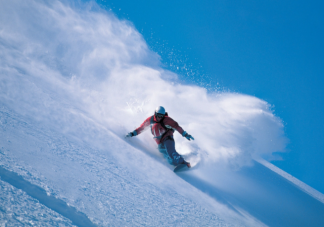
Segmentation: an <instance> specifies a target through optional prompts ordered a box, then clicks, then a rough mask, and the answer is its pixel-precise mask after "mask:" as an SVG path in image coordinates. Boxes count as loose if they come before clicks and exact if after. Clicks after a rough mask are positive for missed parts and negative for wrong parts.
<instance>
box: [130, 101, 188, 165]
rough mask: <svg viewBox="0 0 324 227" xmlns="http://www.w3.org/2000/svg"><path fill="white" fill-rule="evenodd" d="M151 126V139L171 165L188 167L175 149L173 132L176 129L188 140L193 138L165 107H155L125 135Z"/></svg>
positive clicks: (139, 131)
mask: <svg viewBox="0 0 324 227" xmlns="http://www.w3.org/2000/svg"><path fill="white" fill-rule="evenodd" d="M149 126H150V127H151V132H152V134H153V136H154V137H153V139H154V140H155V142H156V143H157V144H158V149H159V151H160V152H161V153H163V154H164V156H165V157H166V158H167V160H168V162H169V163H170V164H171V165H175V166H178V165H180V164H185V165H187V167H188V168H190V167H191V166H190V163H189V162H186V161H185V160H184V159H183V157H182V156H181V155H180V154H178V152H177V151H176V150H175V142H174V139H173V133H174V131H175V130H177V131H178V132H179V133H180V134H181V135H182V136H183V137H186V138H187V139H188V140H189V141H190V139H192V140H194V138H193V137H192V136H191V135H189V134H188V133H187V132H186V131H184V130H183V129H182V128H181V127H180V126H179V125H178V123H177V122H176V121H174V120H173V119H172V118H171V117H169V116H168V113H167V112H165V109H164V108H163V107H162V106H159V107H157V108H156V109H155V112H154V115H153V116H150V117H148V118H147V119H146V120H145V121H144V122H143V123H142V124H141V126H140V127H138V128H137V129H135V130H134V131H133V132H130V133H128V134H127V135H126V137H133V136H137V135H139V134H141V133H142V132H143V131H144V130H146V129H147V128H148V127H149Z"/></svg>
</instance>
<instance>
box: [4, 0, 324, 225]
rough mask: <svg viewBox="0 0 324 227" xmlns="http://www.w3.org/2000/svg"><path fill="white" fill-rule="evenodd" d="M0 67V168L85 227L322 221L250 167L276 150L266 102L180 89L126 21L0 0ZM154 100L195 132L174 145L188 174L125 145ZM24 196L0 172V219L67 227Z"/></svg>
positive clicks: (96, 11) (300, 198)
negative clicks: (70, 211) (85, 221)
mask: <svg viewBox="0 0 324 227" xmlns="http://www.w3.org/2000/svg"><path fill="white" fill-rule="evenodd" d="M0 58H1V61H0V166H1V168H2V169H4V170H6V171H10V172H12V173H15V174H18V175H19V176H20V177H22V179H23V180H24V181H25V183H26V184H27V183H28V184H31V185H34V186H35V187H37V188H42V189H44V190H45V191H46V193H47V195H48V197H49V198H50V197H53V196H54V197H55V198H56V199H57V201H62V203H63V204H67V205H68V206H70V207H72V208H75V209H76V210H77V211H78V212H82V214H84V215H86V216H87V217H88V218H89V220H90V221H91V222H92V223H93V224H95V225H98V226H265V225H269V226H307V225H310V226H323V225H324V220H323V217H322V214H323V213H324V205H323V203H321V202H320V201H318V200H316V199H314V198H313V197H311V196H309V195H308V194H307V193H305V192H304V191H302V190H300V189H299V187H296V186H295V185H294V184H292V183H291V181H288V180H287V179H285V178H283V177H281V176H280V175H278V174H277V173H276V172H274V171H272V170H270V169H269V168H267V167H265V166H264V165H261V164H259V163H257V162H255V161H254V159H259V158H260V157H264V158H269V157H271V156H272V153H273V152H278V151H284V148H285V144H286V141H287V139H286V138H285V137H284V134H283V124H282V122H281V120H280V119H279V118H277V117H276V116H275V115H274V113H273V111H272V110H271V106H270V105H269V104H268V103H266V102H265V101H263V100H260V99H258V98H256V97H251V96H247V95H243V94H236V93H221V92H219V93H207V91H206V89H204V88H202V87H197V86H193V85H185V84H182V83H181V82H180V81H178V79H177V75H175V74H173V73H172V72H169V71H166V70H164V69H162V68H161V67H160V66H159V65H160V62H159V56H158V55H156V54H155V53H153V52H151V51H150V50H149V48H148V47H147V45H146V43H145V41H144V40H143V38H142V36H141V35H140V34H139V33H138V32H137V31H136V29H135V28H134V27H133V26H132V24H131V23H130V22H128V21H121V20H119V19H117V18H116V17H115V16H114V15H111V14H108V13H107V12H105V11H102V10H101V9H100V8H98V6H96V5H95V4H93V3H89V4H85V5H82V4H81V3H77V2H70V3H69V2H65V3H62V2H59V1H50V2H48V1H40V0H37V1H36V0H34V1H33V0H31V1H28V2H26V1H20V0H13V1H10V2H7V1H0ZM158 105H163V106H165V107H166V109H167V111H168V112H169V114H170V115H171V116H172V117H173V118H174V119H175V120H177V121H178V122H179V123H180V125H181V126H183V128H184V129H185V130H186V131H188V132H189V133H191V134H192V135H193V136H194V137H195V139H196V140H195V141H193V142H189V141H186V140H185V139H184V138H182V137H181V136H180V135H179V134H176V136H175V140H176V144H177V150H178V151H179V153H181V154H183V155H184V156H185V158H186V159H187V160H189V161H190V162H191V163H192V164H193V166H194V167H193V168H192V170H191V171H188V172H185V173H179V174H174V173H173V171H172V166H170V165H169V164H168V163H167V162H166V160H164V159H163V156H162V155H161V154H160V153H159V152H158V151H157V149H156V144H155V143H154V142H153V140H152V138H151V135H150V134H149V132H146V133H143V134H142V135H140V136H138V137H136V138H131V139H125V138H124V135H125V134H126V133H127V132H129V131H132V130H133V129H134V128H135V127H136V126H139V124H140V123H142V121H143V120H144V119H145V118H146V117H148V116H150V115H151V114H152V110H154V108H155V107H156V106H158ZM0 172H1V171H0ZM14 180H15V179H12V181H14ZM17 187H18V186H17ZM23 188H24V187H23V186H22V190H21V189H17V188H14V187H12V186H10V185H8V182H5V177H4V175H2V176H1V201H2V202H1V206H0V208H1V209H0V212H1V217H3V219H2V220H4V221H3V222H1V224H3V225H8V226H13V225H16V220H19V221H21V222H24V223H27V222H30V221H33V222H34V225H51V223H53V225H62V226H65V225H68V226H70V225H72V224H73V223H72V221H71V220H69V217H68V215H66V214H65V216H64V215H62V214H63V212H61V211H60V210H57V212H54V211H53V210H51V209H49V208H48V207H46V206H44V204H41V203H40V201H41V200H39V199H37V200H35V198H32V197H31V196H29V195H28V193H27V194H26V193H25V192H26V191H23V190H24V189H23ZM35 197H37V196H35ZM31 207H33V208H31ZM13 214H14V215H13ZM13 217H14V218H13ZM5 223H6V224H5ZM31 225H32V224H31Z"/></svg>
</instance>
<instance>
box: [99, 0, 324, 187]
mask: <svg viewBox="0 0 324 227" xmlns="http://www.w3.org/2000/svg"><path fill="white" fill-rule="evenodd" d="M97 2H98V3H99V4H100V5H102V6H104V7H105V8H106V9H107V10H109V9H111V10H112V12H114V13H115V14H116V15H117V16H118V17H119V18H124V19H127V20H129V21H131V22H132V23H133V24H134V26H135V27H136V29H137V30H138V31H139V32H141V34H142V35H143V37H144V39H145V40H146V41H147V43H148V44H149V46H150V48H151V49H152V50H154V51H156V52H157V53H159V54H160V55H161V58H162V62H163V63H164V64H165V67H166V68H168V69H171V70H173V71H175V72H176V73H179V74H180V77H181V79H182V80H184V81H186V82H188V83H197V84H202V85H204V86H206V87H208V86H211V87H212V88H216V87H217V88H221V89H225V90H230V91H232V92H238V93H243V94H249V95H253V96H256V97H258V98H261V99H263V100H265V101H267V102H268V103H270V104H271V105H273V109H274V110H275V114H276V115H277V116H278V117H280V118H281V119H282V120H283V122H284V125H285V133H286V136H287V137H288V139H289V140H290V143H289V144H288V146H287V152H286V153H280V154H278V156H279V157H282V159H283V160H282V161H273V162H272V163H273V164H275V165H276V166H278V167H279V168H281V169H283V170H284V171H287V172H288V173H290V174H292V175H293V176H295V177H297V178H298V179H300V180H302V181H304V182H305V183H307V184H309V185H310V186H312V187H314V188H315V189H317V190H319V191H321V192H322V193H323V192H324V176H323V173H324V149H323V148H324V134H323V126H324V120H323V117H322V115H323V114H322V112H323V110H324V93H323V91H322V86H323V85H324V79H323V74H324V64H323V63H324V61H323V60H324V56H323V55H324V44H323V40H324V14H323V10H324V3H323V2H321V1H307V2H306V1H236V2H235V3H234V2H232V1H183V0H179V1H143V0H139V1H127V0H118V1H114V0H112V1H101V0H97ZM177 67H179V69H177Z"/></svg>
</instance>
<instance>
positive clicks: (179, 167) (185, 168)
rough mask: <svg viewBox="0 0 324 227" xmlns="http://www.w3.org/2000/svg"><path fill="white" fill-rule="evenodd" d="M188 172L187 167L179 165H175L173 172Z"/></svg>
mask: <svg viewBox="0 0 324 227" xmlns="http://www.w3.org/2000/svg"><path fill="white" fill-rule="evenodd" d="M186 170H189V168H188V166H187V165H186V164H180V165H177V167H175V168H174V170H173V172H175V173H176V172H182V171H186Z"/></svg>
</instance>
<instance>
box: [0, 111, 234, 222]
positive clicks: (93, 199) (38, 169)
mask: <svg viewBox="0 0 324 227" xmlns="http://www.w3.org/2000/svg"><path fill="white" fill-rule="evenodd" d="M0 119H1V124H0V125H1V132H0V134H1V138H2V140H1V152H0V155H1V162H0V164H1V165H2V166H3V167H4V168H6V169H8V170H10V171H14V172H16V173H18V174H19V175H21V176H23V177H24V179H26V180H28V181H30V182H31V183H33V184H35V185H38V186H40V187H42V188H44V189H46V191H47V193H48V194H51V195H54V196H56V197H58V198H60V199H62V200H64V201H65V202H67V203H68V204H69V205H71V206H73V207H76V208H77V209H78V210H80V211H81V212H83V213H85V214H87V215H88V217H89V218H90V220H91V221H93V223H95V224H97V225H99V226H107V225H115V226H143V225H144V226H232V224H229V223H226V222H225V221H224V220H222V219H220V218H219V217H218V216H216V215H215V214H214V213H213V212H210V211H208V210H207V209H206V208H203V207H202V206H201V205H199V204H197V203H196V202H195V201H193V200H192V199H190V198H188V197H186V196H184V195H182V194H181V190H180V193H179V192H178V191H177V189H179V188H178V187H190V186H189V185H187V184H185V183H184V182H179V185H177V186H176V187H172V186H171V187H168V188H160V187H159V186H161V185H162V184H160V183H159V181H163V180H165V179H161V178H160V179H156V181H157V182H158V184H154V183H150V182H147V179H145V178H147V177H148V176H150V174H147V176H143V175H142V176H141V172H138V167H137V168H136V167H135V168H134V166H133V167H132V165H129V166H128V165H127V163H128V162H131V160H127V159H128V158H127V157H126V156H125V155H126V154H125V153H124V152H125V151H127V152H128V153H127V154H128V155H129V154H130V156H132V155H131V154H132V153H136V156H142V157H141V158H142V159H145V157H144V156H145V155H144V154H140V153H139V152H138V151H137V150H135V149H133V148H131V147H129V146H128V145H123V144H121V143H116V140H118V139H113V138H109V137H107V140H108V142H107V144H108V147H109V150H105V151H99V150H94V149H91V148H89V147H87V146H86V145H85V144H83V146H81V147H80V146H79V145H78V144H76V143H74V142H75V141H73V142H72V141H71V140H69V139H68V138H67V137H64V136H63V135H60V134H58V133H56V132H54V131H46V130H44V129H40V128H38V129H35V128H34V126H33V125H32V124H30V123H28V122H26V121H23V120H21V119H19V117H18V116H17V115H14V114H13V113H10V112H9V111H8V110H5V109H4V108H2V109H1V112H0ZM109 144H110V146H109ZM116 144H117V145H116ZM112 153H121V154H120V156H114V155H113V154H112ZM120 158H122V159H124V160H120ZM132 158H134V157H130V159H132ZM147 161H148V160H147ZM157 164H158V166H157V167H156V168H159V170H157V171H161V170H162V171H163V170H164V171H169V174H166V175H167V177H170V176H172V177H173V178H177V176H176V175H174V173H173V172H172V171H170V170H169V169H167V168H166V167H165V166H164V165H161V164H159V163H157ZM137 165H138V163H137ZM153 167H154V165H150V166H149V168H153ZM149 168H148V169H149ZM140 171H141V170H140ZM145 171H147V169H145ZM151 172H153V173H154V172H156V171H155V170H154V169H152V170H151ZM142 174H143V172H142ZM160 177H161V175H160ZM151 180H152V179H151ZM173 180H175V179H173ZM178 181H181V180H178ZM174 182H176V181H174ZM168 184H169V183H168V182H166V185H168Z"/></svg>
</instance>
